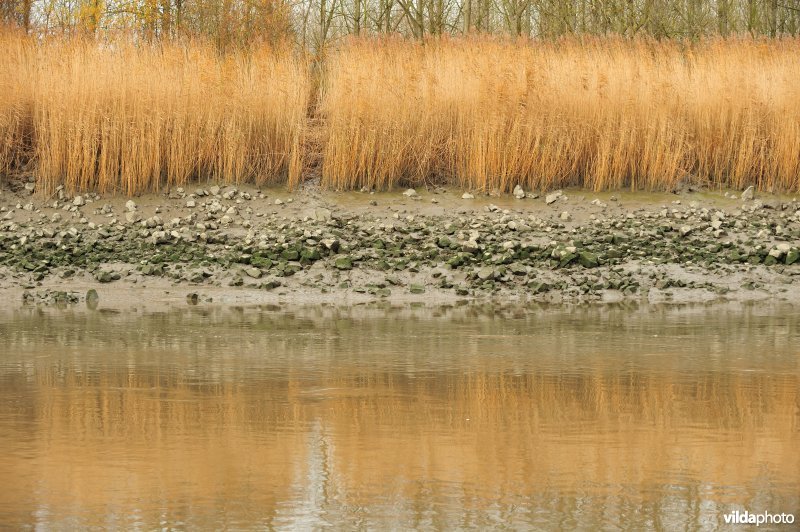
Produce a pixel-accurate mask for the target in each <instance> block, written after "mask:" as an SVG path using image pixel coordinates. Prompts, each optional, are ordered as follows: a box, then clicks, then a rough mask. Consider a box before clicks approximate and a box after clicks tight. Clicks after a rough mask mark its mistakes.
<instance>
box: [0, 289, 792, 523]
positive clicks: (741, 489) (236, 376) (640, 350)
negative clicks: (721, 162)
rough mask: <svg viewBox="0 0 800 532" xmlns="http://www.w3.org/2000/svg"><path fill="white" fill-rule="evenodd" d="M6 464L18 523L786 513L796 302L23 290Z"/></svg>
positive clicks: (6, 503) (11, 365) (642, 518)
mask: <svg viewBox="0 0 800 532" xmlns="http://www.w3.org/2000/svg"><path fill="white" fill-rule="evenodd" d="M0 479H3V481H2V488H0V526H3V527H9V528H13V529H18V528H28V527H30V528H37V527H38V528H44V529H77V528H87V527H97V528H122V529H147V530H149V529H154V528H180V529H187V528H188V529H197V528H201V529H220V528H234V529H239V528H262V529H318V528H323V527H327V526H330V527H333V528H336V529H353V528H355V529H359V528H362V529H386V528H393V529H406V528H418V529H453V528H503V527H507V528H514V529H547V530H551V529H592V530H595V529H609V528H615V527H624V528H630V529H645V528H646V529H652V528H655V529H666V530H673V529H682V528H691V529H695V528H716V527H722V526H723V525H724V521H723V516H724V514H726V513H727V512H730V511H732V510H736V509H738V510H748V511H750V512H763V511H769V512H772V513H777V512H794V514H795V515H796V516H797V517H800V512H798V510H800V310H798V308H792V307H779V306H749V307H748V306H719V305H718V306H702V307H654V306H645V307H636V306H621V307H613V306H606V307H597V308H586V307H584V308H581V307H574V308H546V307H536V308H533V307H526V308H523V307H516V306H500V305H494V306H492V305H485V306H481V305H475V304H471V305H464V306H452V307H435V308H431V307H412V306H405V307H388V306H386V307H381V306H356V307H351V308H337V307H324V306H320V307H292V306H269V307H252V308H247V307H242V308H238V307H211V308H202V307H175V308H165V309H161V310H159V311H152V310H147V308H139V309H132V310H126V311H124V312H117V311H110V310H105V311H103V310H102V309H101V310H95V311H92V310H88V309H84V308H62V309H59V308H52V307H49V308H40V307H35V306H29V307H19V308H15V309H11V310H6V311H2V312H0ZM762 529H764V527H762Z"/></svg>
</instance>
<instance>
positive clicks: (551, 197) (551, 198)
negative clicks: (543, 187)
mask: <svg viewBox="0 0 800 532" xmlns="http://www.w3.org/2000/svg"><path fill="white" fill-rule="evenodd" d="M563 195H564V193H563V192H562V191H560V190H556V191H555V192H551V193H550V194H548V195H547V196H545V197H544V202H545V203H547V204H548V205H551V204H553V203H555V202H556V201H558V198H560V197H561V196H563Z"/></svg>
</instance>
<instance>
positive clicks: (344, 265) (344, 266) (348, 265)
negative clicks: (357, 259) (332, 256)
mask: <svg viewBox="0 0 800 532" xmlns="http://www.w3.org/2000/svg"><path fill="white" fill-rule="evenodd" d="M333 265H334V266H335V267H336V269H337V270H350V269H352V268H353V259H351V258H350V257H339V258H338V259H336V261H335V262H334V263H333Z"/></svg>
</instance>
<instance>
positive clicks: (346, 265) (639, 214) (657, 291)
mask: <svg viewBox="0 0 800 532" xmlns="http://www.w3.org/2000/svg"><path fill="white" fill-rule="evenodd" d="M523 192H524V191H521V190H518V191H517V194H516V195H507V196H501V197H492V196H484V195H478V194H474V195H473V194H468V193H464V192H463V191H461V190H455V189H430V190H424V189H417V190H415V191H406V192H404V191H396V192H391V193H369V192H360V193H358V192H354V193H335V192H327V191H322V190H319V189H318V188H317V187H315V186H313V185H307V186H305V187H304V188H303V189H301V190H298V191H296V192H292V193H290V192H287V191H286V190H283V189H258V188H255V187H251V186H242V187H233V186H227V187H219V186H215V185H207V186H202V187H197V186H193V187H186V188H175V189H172V190H169V191H165V192H164V193H162V194H154V195H148V196H142V197H138V198H134V199H132V200H129V199H127V198H120V197H101V196H99V195H96V194H86V195H81V196H69V195H67V194H65V193H63V191H59V192H58V193H56V194H54V195H53V196H50V197H44V196H43V195H41V194H38V193H37V192H36V190H35V187H34V186H33V185H32V184H29V185H27V186H25V185H24V184H17V185H16V186H14V187H13V188H11V187H9V186H8V185H5V188H3V189H2V191H0V291H2V293H4V295H5V296H6V298H7V299H8V298H12V299H14V298H20V299H24V300H25V301H28V302H32V303H35V302H56V301H61V302H66V303H67V304H69V303H73V302H80V301H84V300H85V298H86V293H87V292H88V291H89V290H92V289H93V290H95V291H96V292H97V294H98V296H99V298H100V299H101V300H103V301H112V300H115V301H125V300H130V301H141V300H142V299H146V300H150V301H156V300H162V301H163V300H173V301H183V300H186V301H187V302H188V303H189V304H204V303H208V302H212V301H213V302H222V303H236V304H239V303H262V302H264V303H268V302H275V301H286V302H298V303H315V302H331V303H353V302H362V301H370V300H382V299H383V300H390V301H425V302H447V301H455V300H459V299H500V300H508V301H541V302H552V303H561V302H574V303H579V302H586V301H598V302H611V301H622V300H640V301H648V302H663V301H674V302H701V301H713V300H732V301H750V300H766V299H771V300H789V301H791V300H795V301H796V300H798V296H800V288H798V287H800V249H798V245H800V244H799V243H800V202H798V201H797V199H796V198H793V197H783V196H771V195H760V194H755V195H754V194H752V192H750V191H748V192H747V193H746V194H744V195H742V193H741V192H726V191H714V192H693V191H691V190H684V191H682V192H680V193H678V194H674V193H663V194H648V193H625V192H622V193H598V194H595V193H591V192H588V191H584V190H564V191H559V192H551V193H550V194H543V195H541V196H539V195H536V194H531V193H527V194H524V197H523ZM90 299H91V297H90Z"/></svg>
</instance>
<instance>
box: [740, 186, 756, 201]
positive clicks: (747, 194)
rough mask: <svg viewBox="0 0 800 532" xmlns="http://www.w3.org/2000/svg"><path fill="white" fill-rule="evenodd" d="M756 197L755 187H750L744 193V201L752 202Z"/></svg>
mask: <svg viewBox="0 0 800 532" xmlns="http://www.w3.org/2000/svg"><path fill="white" fill-rule="evenodd" d="M755 197H756V189H755V187H753V185H750V186H749V187H747V188H746V189H744V192H742V201H750V200H751V199H753V198H755Z"/></svg>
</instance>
